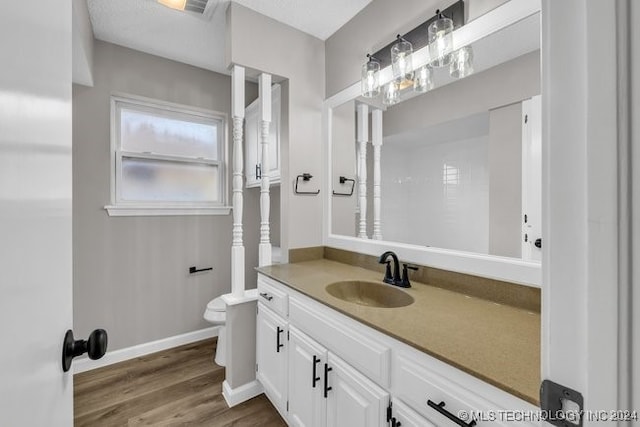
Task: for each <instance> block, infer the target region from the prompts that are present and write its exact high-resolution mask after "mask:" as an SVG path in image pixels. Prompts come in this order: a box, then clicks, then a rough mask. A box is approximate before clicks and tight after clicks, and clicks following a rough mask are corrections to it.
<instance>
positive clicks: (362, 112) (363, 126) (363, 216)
mask: <svg viewBox="0 0 640 427" xmlns="http://www.w3.org/2000/svg"><path fill="white" fill-rule="evenodd" d="M368 140H369V106H368V105H366V104H358V106H357V110H356V141H357V144H358V164H359V167H358V205H359V208H360V218H359V219H358V237H360V238H362V239H366V238H367V141H368Z"/></svg>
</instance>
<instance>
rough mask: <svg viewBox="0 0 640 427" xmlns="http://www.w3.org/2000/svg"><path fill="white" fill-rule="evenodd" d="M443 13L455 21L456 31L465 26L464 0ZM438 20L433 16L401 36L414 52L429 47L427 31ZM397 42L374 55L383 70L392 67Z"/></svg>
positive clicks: (459, 0)
mask: <svg viewBox="0 0 640 427" xmlns="http://www.w3.org/2000/svg"><path fill="white" fill-rule="evenodd" d="M441 13H442V14H443V15H444V16H446V17H447V18H451V20H453V28H454V29H457V28H460V27H462V26H464V23H465V22H464V0H458V1H457V2H455V3H454V4H452V5H451V6H449V7H447V8H446V9H444V10H442V11H441ZM436 19H438V16H437V15H434V16H432V17H431V18H430V19H428V20H427V21H425V22H423V23H422V24H420V25H418V26H417V27H415V28H414V29H413V30H411V31H409V32H408V33H406V34H404V35H401V37H402V38H403V39H405V40H406V41H408V42H409V43H411V44H412V45H413V50H414V51H416V50H418V49H420V48H423V47H425V46H427V45H428V44H429V36H428V32H427V29H428V28H429V25H430V24H431V23H432V22H433V21H435V20H436ZM397 42H398V41H397V39H394V40H393V41H392V42H391V43H389V44H388V45H386V46H385V47H383V48H382V49H380V50H379V51H377V52H376V53H374V54H373V55H372V56H374V57H375V58H376V60H377V61H378V62H379V63H380V68H381V69H382V68H385V67H387V66H388V65H391V47H392V46H393V45H394V44H396V43H397ZM414 65H415V64H414Z"/></svg>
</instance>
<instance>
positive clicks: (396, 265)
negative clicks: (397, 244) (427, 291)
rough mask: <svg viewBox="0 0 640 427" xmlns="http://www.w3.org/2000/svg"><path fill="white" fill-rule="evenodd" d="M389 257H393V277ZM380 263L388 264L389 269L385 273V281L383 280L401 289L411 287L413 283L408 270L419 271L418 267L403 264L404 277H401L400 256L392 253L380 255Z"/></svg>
mask: <svg viewBox="0 0 640 427" xmlns="http://www.w3.org/2000/svg"><path fill="white" fill-rule="evenodd" d="M389 257H391V259H392V260H393V275H392V274H391V261H389ZM378 262H379V263H380V264H387V268H386V270H385V272H384V279H382V281H383V282H384V283H388V284H390V285H394V286H399V287H401V288H410V287H411V282H410V281H409V272H408V271H407V269H409V270H414V271H415V270H417V269H418V267H416V266H414V265H409V264H406V263H402V276H400V262H399V261H398V256H397V255H396V254H395V253H394V252H392V251H387V252H385V253H383V254H382V255H380V259H379V260H378Z"/></svg>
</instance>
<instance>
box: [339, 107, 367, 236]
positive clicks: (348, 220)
mask: <svg viewBox="0 0 640 427" xmlns="http://www.w3.org/2000/svg"><path fill="white" fill-rule="evenodd" d="M355 108H356V107H355V101H349V102H347V103H345V104H342V105H340V106H338V107H336V108H334V109H333V116H332V118H331V142H332V148H331V173H332V177H331V183H332V188H331V190H335V191H336V192H340V193H348V192H349V190H350V189H351V188H352V185H353V194H352V195H351V196H332V197H331V203H332V208H331V232H332V233H333V234H339V235H342V236H351V237H355V236H356V208H357V205H358V188H357V187H358V186H357V185H355V183H353V182H347V183H345V184H343V185H341V184H340V181H339V177H340V176H344V177H346V178H351V179H355V180H356V183H357V181H358V177H357V176H356V169H357V167H356V164H357V161H358V160H357V158H356V111H355ZM369 145H370V144H369ZM368 151H369V152H368V153H367V154H368V155H369V156H372V153H371V150H368ZM368 170H370V169H368ZM370 175H371V174H370ZM372 178H373V177H372V176H369V177H368V179H369V180H372Z"/></svg>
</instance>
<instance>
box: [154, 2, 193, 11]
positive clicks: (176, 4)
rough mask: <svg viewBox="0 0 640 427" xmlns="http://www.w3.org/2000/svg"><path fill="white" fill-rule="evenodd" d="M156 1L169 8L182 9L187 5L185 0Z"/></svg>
mask: <svg viewBox="0 0 640 427" xmlns="http://www.w3.org/2000/svg"><path fill="white" fill-rule="evenodd" d="M158 3H160V4H162V5H165V6H167V7H170V8H171V9H176V10H184V8H185V7H186V5H187V0H158Z"/></svg>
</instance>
